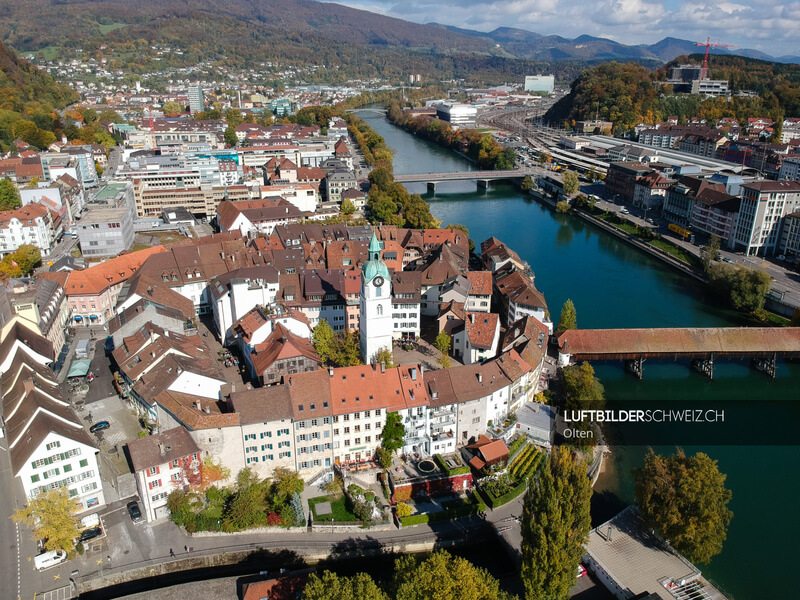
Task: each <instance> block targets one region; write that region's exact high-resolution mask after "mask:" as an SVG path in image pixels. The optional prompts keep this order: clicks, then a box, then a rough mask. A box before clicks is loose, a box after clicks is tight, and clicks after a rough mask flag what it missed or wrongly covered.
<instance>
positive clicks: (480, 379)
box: [478, 373, 483, 383]
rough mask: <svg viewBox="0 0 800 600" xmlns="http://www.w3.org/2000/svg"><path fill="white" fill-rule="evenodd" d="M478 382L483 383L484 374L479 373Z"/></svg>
mask: <svg viewBox="0 0 800 600" xmlns="http://www.w3.org/2000/svg"><path fill="white" fill-rule="evenodd" d="M478 383H483V374H482V373H478Z"/></svg>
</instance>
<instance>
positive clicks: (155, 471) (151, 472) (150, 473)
mask: <svg viewBox="0 0 800 600" xmlns="http://www.w3.org/2000/svg"><path fill="white" fill-rule="evenodd" d="M159 472H160V469H159V468H158V467H150V468H149V469H147V475H148V476H149V477H152V476H153V475H158V474H159Z"/></svg>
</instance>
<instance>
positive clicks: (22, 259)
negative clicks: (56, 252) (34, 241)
mask: <svg viewBox="0 0 800 600" xmlns="http://www.w3.org/2000/svg"><path fill="white" fill-rule="evenodd" d="M10 256H11V258H12V260H13V261H14V262H16V263H17V265H18V266H19V269H20V271H22V273H23V274H24V275H28V274H30V273H31V272H33V270H34V269H35V268H36V267H38V266H39V265H41V264H42V252H41V250H39V248H37V247H36V246H33V245H31V244H22V245H21V246H20V247H19V248H17V249H16V251H14V252H12V253H11V254H10Z"/></svg>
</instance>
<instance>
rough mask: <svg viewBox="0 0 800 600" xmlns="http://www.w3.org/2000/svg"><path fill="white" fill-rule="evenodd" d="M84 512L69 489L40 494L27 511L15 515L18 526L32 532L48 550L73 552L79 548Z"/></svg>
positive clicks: (60, 488) (30, 503) (20, 511)
mask: <svg viewBox="0 0 800 600" xmlns="http://www.w3.org/2000/svg"><path fill="white" fill-rule="evenodd" d="M80 510H81V507H80V504H79V503H78V501H77V500H76V499H73V498H70V496H69V490H68V489H67V487H66V486H61V487H59V488H56V489H53V490H48V491H46V492H42V493H40V494H39V495H38V496H36V497H35V498H33V499H31V500H29V501H28V504H26V505H25V507H24V508H21V509H19V510H16V511H14V514H13V515H11V518H12V519H13V520H14V522H15V523H24V524H25V525H27V526H28V527H29V528H30V529H31V533H32V534H33V539H34V540H44V549H45V550H48V551H50V550H64V551H65V552H70V551H71V550H72V549H73V548H74V547H75V537H76V534H77V528H78V519H77V518H76V517H75V514H76V513H78V512H79V511H80Z"/></svg>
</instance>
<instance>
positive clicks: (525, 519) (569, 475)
mask: <svg viewBox="0 0 800 600" xmlns="http://www.w3.org/2000/svg"><path fill="white" fill-rule="evenodd" d="M591 496H592V487H591V483H590V481H589V478H588V477H587V476H586V464H585V463H584V462H583V460H582V459H580V458H578V457H577V456H576V455H575V454H573V453H572V452H570V451H569V450H567V449H566V448H563V447H558V448H555V449H553V451H552V452H551V453H550V456H549V457H548V458H547V462H546V463H545V465H544V468H543V469H542V471H541V473H540V474H539V476H538V477H537V478H535V479H534V480H533V481H532V482H531V484H530V485H529V487H528V490H527V492H526V493H525V499H524V500H523V509H522V570H521V575H522V583H523V585H524V586H525V598H526V600H566V599H567V598H569V595H570V589H571V588H572V586H573V585H574V584H575V573H576V572H577V570H578V564H580V561H581V556H583V554H584V550H585V544H586V542H587V541H588V538H589V531H590V529H591V519H590V517H589V504H590V500H591Z"/></svg>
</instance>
